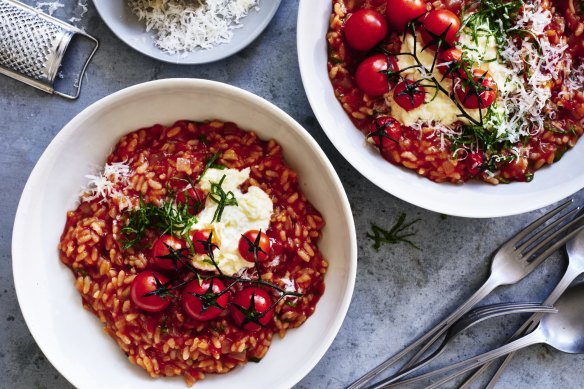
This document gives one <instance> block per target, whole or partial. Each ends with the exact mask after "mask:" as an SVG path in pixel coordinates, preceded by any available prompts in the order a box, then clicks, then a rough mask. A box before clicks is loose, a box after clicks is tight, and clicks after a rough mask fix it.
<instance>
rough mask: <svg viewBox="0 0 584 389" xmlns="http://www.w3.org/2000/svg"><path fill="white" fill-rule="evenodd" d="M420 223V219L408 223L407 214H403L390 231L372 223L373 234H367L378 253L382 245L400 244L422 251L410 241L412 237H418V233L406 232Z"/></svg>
mask: <svg viewBox="0 0 584 389" xmlns="http://www.w3.org/2000/svg"><path fill="white" fill-rule="evenodd" d="M419 221H420V219H415V220H412V221H409V222H406V214H405V213H401V214H400V215H399V217H398V219H397V221H396V223H395V224H394V225H393V227H391V228H390V229H389V230H386V229H384V228H382V227H379V226H378V225H377V224H375V223H371V232H368V233H367V238H369V239H371V240H372V241H373V248H374V249H375V250H376V251H379V249H380V248H381V245H382V244H398V243H406V244H409V245H410V246H412V247H414V248H415V249H418V250H420V248H419V247H418V246H417V245H416V244H415V243H414V242H412V241H411V240H410V237H412V236H414V235H416V232H415V231H412V230H409V231H406V230H408V229H409V228H410V227H411V226H413V225H414V224H415V223H417V222H419Z"/></svg>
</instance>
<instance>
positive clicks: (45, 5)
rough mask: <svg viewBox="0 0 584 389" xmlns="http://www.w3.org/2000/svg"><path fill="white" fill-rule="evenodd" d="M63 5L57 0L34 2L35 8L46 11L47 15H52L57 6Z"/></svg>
mask: <svg viewBox="0 0 584 389" xmlns="http://www.w3.org/2000/svg"><path fill="white" fill-rule="evenodd" d="M63 7H65V4H63V3H61V2H59V1H44V2H40V1H37V3H36V8H38V9H40V10H41V11H43V12H46V13H48V14H49V15H53V14H54V13H55V11H56V10H58V9H59V8H63Z"/></svg>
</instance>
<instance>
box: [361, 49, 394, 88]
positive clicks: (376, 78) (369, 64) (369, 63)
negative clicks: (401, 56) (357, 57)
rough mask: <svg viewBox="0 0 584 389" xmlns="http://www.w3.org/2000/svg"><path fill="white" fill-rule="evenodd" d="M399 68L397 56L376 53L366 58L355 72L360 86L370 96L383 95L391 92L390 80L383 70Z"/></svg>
mask: <svg viewBox="0 0 584 389" xmlns="http://www.w3.org/2000/svg"><path fill="white" fill-rule="evenodd" d="M387 70H390V71H393V72H396V71H398V70H399V68H398V66H397V62H396V60H395V58H393V57H389V60H388V57H387V56H386V55H384V54H376V55H373V56H371V57H369V58H366V59H365V60H363V62H361V64H359V66H358V67H357V71H356V72H355V81H356V82H357V85H358V86H359V88H360V89H361V90H362V91H363V92H365V93H367V94H368V95H370V96H381V95H383V94H385V93H387V92H389V87H390V82H389V81H388V79H387V74H384V73H381V72H383V71H387Z"/></svg>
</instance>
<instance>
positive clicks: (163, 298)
mask: <svg viewBox="0 0 584 389" xmlns="http://www.w3.org/2000/svg"><path fill="white" fill-rule="evenodd" d="M156 280H158V282H159V284H160V285H162V288H161V289H159V290H160V293H159V294H156V295H151V296H145V295H146V294H148V293H150V292H153V291H155V290H156V287H157V283H156ZM167 283H168V278H166V277H165V276H163V275H162V274H160V273H157V272H154V271H150V270H147V271H143V272H142V273H139V274H138V275H137V276H136V278H134V281H132V286H131V287H130V298H131V299H132V302H133V303H134V304H136V306H137V307H138V308H140V309H143V310H145V311H148V312H160V311H162V310H164V309H165V308H166V307H168V306H169V305H170V299H171V296H170V295H168V291H166V293H165V292H164V289H165V287H164V285H166V284H167Z"/></svg>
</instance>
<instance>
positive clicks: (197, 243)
mask: <svg viewBox="0 0 584 389" xmlns="http://www.w3.org/2000/svg"><path fill="white" fill-rule="evenodd" d="M211 232H212V230H196V231H195V232H194V233H193V235H192V238H191V240H192V241H193V248H194V249H195V253H197V254H207V250H206V249H207V248H206V247H205V245H204V244H203V243H201V241H203V242H206V241H208V240H209V236H210V235H211ZM212 243H213V244H215V243H216V240H215V234H213V239H212Z"/></svg>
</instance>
